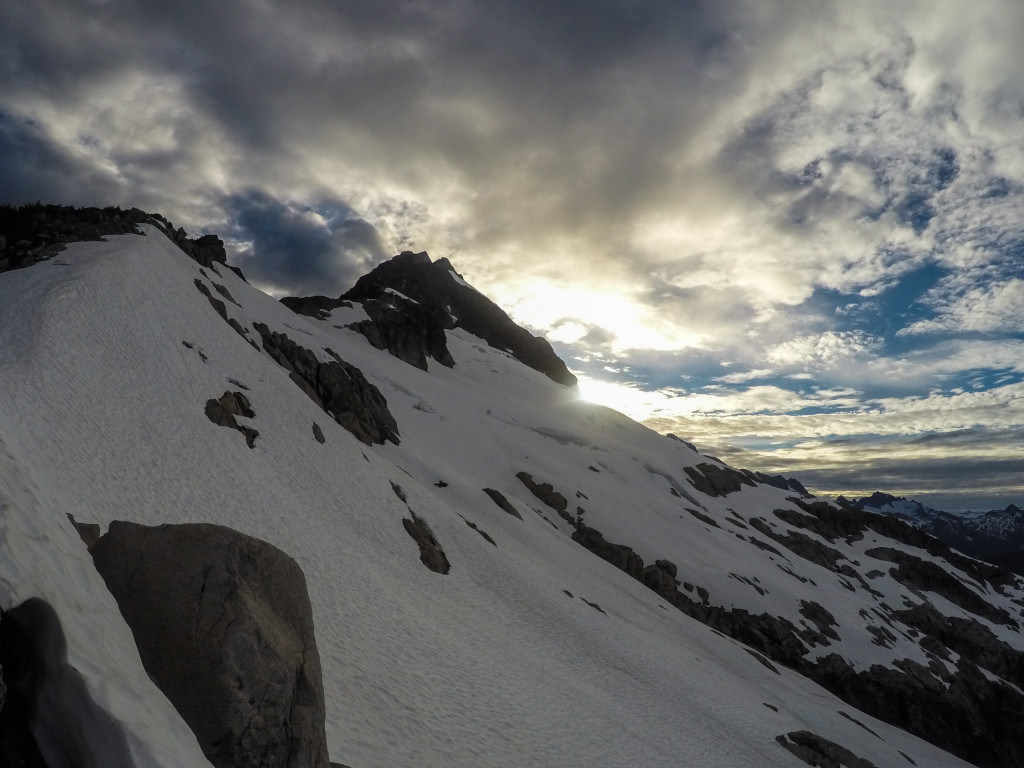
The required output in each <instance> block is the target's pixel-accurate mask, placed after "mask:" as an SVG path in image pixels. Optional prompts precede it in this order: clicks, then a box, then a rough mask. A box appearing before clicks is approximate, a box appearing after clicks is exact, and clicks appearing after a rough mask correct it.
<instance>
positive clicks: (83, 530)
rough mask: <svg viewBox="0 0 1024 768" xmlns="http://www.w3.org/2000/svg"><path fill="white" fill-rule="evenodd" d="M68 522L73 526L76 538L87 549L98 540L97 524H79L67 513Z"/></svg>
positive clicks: (98, 527) (99, 531)
mask: <svg viewBox="0 0 1024 768" xmlns="http://www.w3.org/2000/svg"><path fill="white" fill-rule="evenodd" d="M68 520H70V521H71V524H72V525H73V526H75V530H76V531H77V532H78V537H79V538H80V539H81V540H82V543H83V544H85V546H86V548H87V549H92V547H93V545H94V544H95V543H96V542H97V541H99V540H100V534H101V533H102V532H101V530H100V526H99V524H98V523H80V522H78V521H77V520H75V516H74V515H72V514H71V513H70V512H68Z"/></svg>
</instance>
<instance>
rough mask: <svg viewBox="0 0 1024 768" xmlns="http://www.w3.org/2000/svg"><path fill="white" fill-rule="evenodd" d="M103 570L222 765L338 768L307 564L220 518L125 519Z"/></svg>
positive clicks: (97, 549) (166, 688)
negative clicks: (330, 751)
mask: <svg viewBox="0 0 1024 768" xmlns="http://www.w3.org/2000/svg"><path fill="white" fill-rule="evenodd" d="M91 551H92V556H93V560H94V562H95V564H96V569H97V570H98V571H99V573H100V575H101V576H103V579H104V581H105V582H106V583H107V587H108V588H109V589H110V591H111V593H112V594H113V595H114V598H115V599H116V600H117V603H118V605H119V606H120V608H121V613H122V615H123V616H124V618H125V620H126V621H127V622H128V625H129V626H130V627H131V629H132V632H133V633H134V635H135V641H136V643H137V645H138V648H139V654H140V656H141V657H142V661H143V664H144V665H145V667H146V671H147V672H148V673H149V675H150V677H151V678H152V679H153V681H154V682H155V683H156V684H157V685H158V686H159V687H160V689H161V690H162V691H163V692H164V694H166V696H167V697H168V699H170V701H171V703H172V704H173V705H174V706H175V708H176V709H177V710H178V712H179V713H180V714H181V716H182V718H183V719H184V720H185V722H186V723H188V725H189V727H190V728H191V729H192V731H193V732H194V733H195V735H196V738H197V739H198V741H199V745H200V746H201V747H202V749H203V752H204V754H205V755H206V757H207V758H208V759H209V760H210V762H211V763H213V765H214V766H216V768H243V767H244V768H328V756H327V743H326V737H325V734H324V696H323V687H322V686H323V683H322V680H321V676H320V657H319V654H318V652H317V648H316V642H315V639H314V636H313V619H312V612H311V609H310V603H309V596H308V594H307V592H306V581H305V577H304V576H303V573H302V570H301V569H300V568H299V566H298V565H297V564H296V562H295V561H294V560H292V559H291V558H290V557H289V556H288V555H286V554H285V553H283V552H282V551H281V550H279V549H277V548H276V547H273V546H271V545H270V544H267V543H266V542H263V541H260V540H259V539H255V538H252V537H250V536H246V535H244V534H241V533H238V532H237V531H233V530H231V529H229V528H224V527H222V526H217V525H207V524H195V525H162V526H159V527H148V526H143V525H136V524H134V523H125V522H113V523H111V524H110V528H109V530H108V532H107V533H106V534H105V535H104V536H102V537H101V538H100V540H99V541H98V542H97V543H96V544H95V546H94V547H93V548H92V550H91Z"/></svg>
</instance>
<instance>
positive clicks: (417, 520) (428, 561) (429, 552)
mask: <svg viewBox="0 0 1024 768" xmlns="http://www.w3.org/2000/svg"><path fill="white" fill-rule="evenodd" d="M409 514H411V515H412V518H411V519H410V518H403V519H402V525H403V526H404V527H405V531H406V533H408V534H409V535H410V536H412V538H413V541H415V542H416V544H417V545H418V546H419V548H420V561H421V562H422V563H423V564H424V565H425V566H427V568H429V569H430V570H432V571H434V572H435V573H440V574H445V573H448V571H450V570H451V564H450V563H449V562H448V557H447V556H446V555H445V553H444V550H443V549H442V548H441V545H440V544H439V543H438V541H437V539H436V538H434V532H433V531H431V530H430V526H429V525H427V521H426V520H424V519H423V518H422V517H420V516H419V515H417V514H416V513H415V512H413V511H412V510H411V509H410V510H409ZM492 543H493V542H492Z"/></svg>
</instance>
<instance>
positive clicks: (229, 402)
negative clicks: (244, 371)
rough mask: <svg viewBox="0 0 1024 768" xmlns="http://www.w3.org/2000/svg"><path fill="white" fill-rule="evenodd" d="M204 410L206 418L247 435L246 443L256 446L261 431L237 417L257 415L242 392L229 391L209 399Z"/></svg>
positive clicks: (251, 446) (220, 425)
mask: <svg viewBox="0 0 1024 768" xmlns="http://www.w3.org/2000/svg"><path fill="white" fill-rule="evenodd" d="M204 412H205V413H206V418H208V419H209V420H210V421H212V422H213V423H214V424H216V425H217V426H218V427H229V428H231V429H235V430H237V431H239V432H241V433H242V435H243V436H244V437H245V444H246V445H248V446H249V447H250V448H254V447H255V446H256V438H257V437H259V434H260V433H259V432H258V431H257V430H255V429H253V428H252V427H247V426H245V425H244V424H239V423H238V421H237V420H236V419H235V417H236V416H244V417H246V418H252V417H253V416H255V415H256V413H255V412H254V411H253V409H252V405H250V403H249V398H247V397H246V396H245V395H243V394H242V393H241V392H231V391H227V392H225V393H224V394H223V395H221V396H220V397H219V398H217V399H213V398H211V399H209V400H207V401H206V407H205V408H204Z"/></svg>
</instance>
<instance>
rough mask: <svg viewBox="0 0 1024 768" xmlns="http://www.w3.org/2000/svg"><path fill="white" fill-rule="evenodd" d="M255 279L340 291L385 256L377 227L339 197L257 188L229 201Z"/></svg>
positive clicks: (294, 288)
mask: <svg viewBox="0 0 1024 768" xmlns="http://www.w3.org/2000/svg"><path fill="white" fill-rule="evenodd" d="M224 208H225V210H226V212H227V213H228V216H229V218H230V219H231V220H232V221H234V222H235V227H234V229H233V230H232V232H231V237H232V238H233V239H235V240H236V241H237V242H238V243H239V244H240V247H241V252H240V254H239V255H238V258H237V263H238V265H239V266H240V267H241V268H242V270H243V271H244V272H245V273H246V275H247V276H248V277H249V279H250V280H252V281H253V282H255V283H256V284H259V285H269V286H275V287H277V288H278V289H279V290H280V291H281V292H283V293H287V294H290V295H308V294H311V293H316V292H325V293H326V294H327V295H329V296H336V295H338V294H340V293H342V292H344V290H345V289H347V288H349V287H351V285H352V284H353V283H354V282H355V281H356V279H357V278H358V277H359V276H360V275H361V274H362V273H363V272H365V271H366V270H367V268H368V267H369V266H370V265H372V264H373V263H375V262H377V261H380V260H381V259H383V258H384V256H385V252H384V249H383V248H382V247H381V244H380V239H379V237H378V235H377V231H376V230H375V229H374V228H373V226H372V225H370V224H368V223H367V222H366V221H364V220H363V219H360V218H359V217H358V216H357V215H356V213H355V211H353V210H352V209H351V208H349V207H348V206H347V205H345V203H343V202H341V201H338V200H320V201H318V202H317V203H316V204H315V205H312V206H306V205H295V204H291V205H289V204H287V203H285V202H282V201H280V200H277V199H275V198H273V197H271V196H270V195H268V194H266V193H265V192H261V191H256V190H251V191H249V192H246V193H244V194H240V195H234V196H232V197H231V198H229V199H228V200H226V201H225V203H224Z"/></svg>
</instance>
